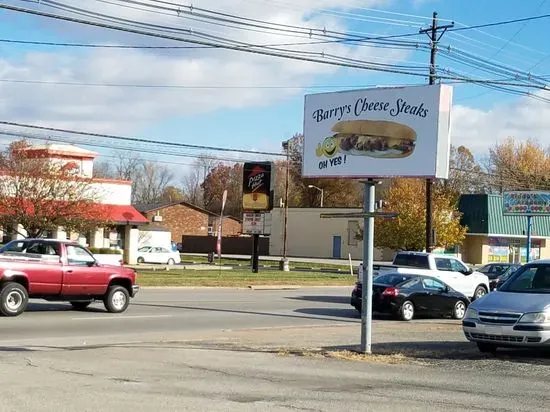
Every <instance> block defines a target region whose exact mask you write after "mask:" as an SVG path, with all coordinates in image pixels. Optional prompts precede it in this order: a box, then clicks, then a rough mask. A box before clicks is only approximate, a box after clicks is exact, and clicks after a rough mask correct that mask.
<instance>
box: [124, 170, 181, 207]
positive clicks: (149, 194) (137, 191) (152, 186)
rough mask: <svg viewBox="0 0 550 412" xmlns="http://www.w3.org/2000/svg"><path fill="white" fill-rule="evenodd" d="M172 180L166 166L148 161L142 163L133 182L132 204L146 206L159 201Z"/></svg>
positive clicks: (171, 175)
mask: <svg viewBox="0 0 550 412" xmlns="http://www.w3.org/2000/svg"><path fill="white" fill-rule="evenodd" d="M172 178H173V174H172V172H171V171H170V170H169V169H168V168H167V167H166V166H163V165H159V164H155V163H153V162H150V161H147V162H144V163H142V164H141V165H140V166H139V167H138V172H137V176H136V177H135V180H134V181H133V185H134V190H133V193H132V198H133V202H134V203H142V204H147V203H154V202H158V201H160V200H161V199H162V196H163V194H164V192H165V190H166V188H167V187H168V185H169V184H170V182H171V181H172Z"/></svg>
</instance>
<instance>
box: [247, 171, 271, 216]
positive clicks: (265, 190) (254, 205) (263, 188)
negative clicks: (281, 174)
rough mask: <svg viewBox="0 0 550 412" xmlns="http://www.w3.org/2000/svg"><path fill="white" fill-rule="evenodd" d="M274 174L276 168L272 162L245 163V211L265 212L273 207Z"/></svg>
mask: <svg viewBox="0 0 550 412" xmlns="http://www.w3.org/2000/svg"><path fill="white" fill-rule="evenodd" d="M272 170H273V173H272ZM274 175H275V168H274V167H273V165H272V163H271V162H249V163H245V164H244V166H243V211H245V212H264V211H269V210H271V209H273V187H274V185H273V178H274Z"/></svg>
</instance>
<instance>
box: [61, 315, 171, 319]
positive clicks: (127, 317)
mask: <svg viewBox="0 0 550 412" xmlns="http://www.w3.org/2000/svg"><path fill="white" fill-rule="evenodd" d="M171 317H173V316H172V315H135V316H107V317H104V316H101V315H99V316H89V317H78V318H71V320H117V319H148V318H171Z"/></svg>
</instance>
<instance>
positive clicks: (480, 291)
mask: <svg viewBox="0 0 550 412" xmlns="http://www.w3.org/2000/svg"><path fill="white" fill-rule="evenodd" d="M486 294H487V289H485V286H481V285H480V286H478V287H477V288H476V290H475V292H474V299H473V300H477V299H479V298H480V297H482V296H484V295H486Z"/></svg>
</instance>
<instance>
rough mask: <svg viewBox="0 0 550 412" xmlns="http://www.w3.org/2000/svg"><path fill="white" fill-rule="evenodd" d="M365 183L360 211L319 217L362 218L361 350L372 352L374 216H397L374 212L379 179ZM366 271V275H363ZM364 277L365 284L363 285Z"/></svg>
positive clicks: (325, 214)
mask: <svg viewBox="0 0 550 412" xmlns="http://www.w3.org/2000/svg"><path fill="white" fill-rule="evenodd" d="M363 183H364V184H365V198H364V200H365V202H364V207H363V212H362V213H321V218H325V219H327V218H340V219H351V218H363V221H364V224H365V226H364V232H363V287H362V290H361V292H362V295H361V349H360V350H361V352H362V353H367V354H370V353H372V349H371V344H372V283H373V282H372V278H373V264H374V218H375V217H382V218H385V219H391V218H394V217H396V216H397V213H393V212H375V211H374V204H375V186H376V185H377V184H380V182H379V181H374V180H373V179H368V180H367V181H366V182H363ZM365 273H366V276H365ZM365 278H366V285H365Z"/></svg>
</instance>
